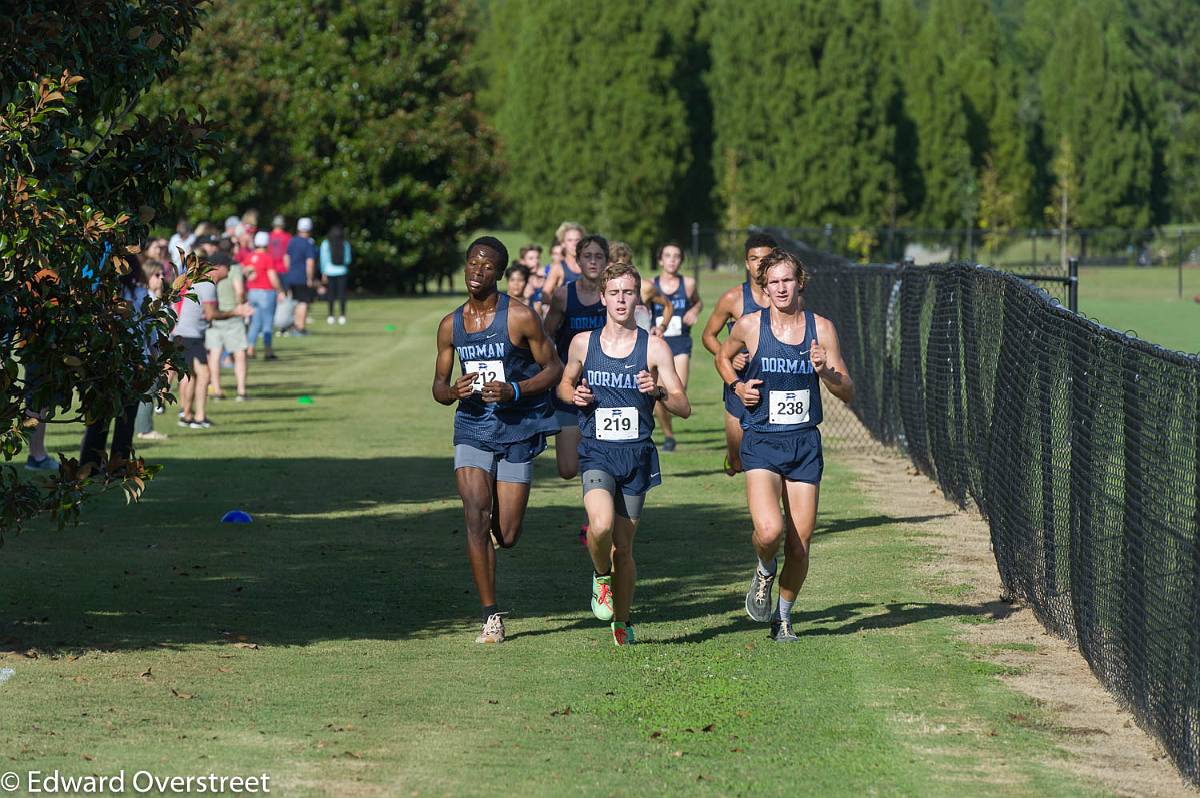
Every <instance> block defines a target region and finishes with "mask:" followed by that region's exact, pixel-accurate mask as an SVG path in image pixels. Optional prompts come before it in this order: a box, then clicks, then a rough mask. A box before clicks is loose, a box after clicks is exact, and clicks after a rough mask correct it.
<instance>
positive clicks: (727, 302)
mask: <svg viewBox="0 0 1200 798" xmlns="http://www.w3.org/2000/svg"><path fill="white" fill-rule="evenodd" d="M734 290H736V289H730V290H728V291H726V292H725V293H723V294H721V298H720V299H718V300H717V306H716V307H714V308H713V312H712V315H711V316H709V317H708V321H706V322H705V323H704V332H703V333H702V334H701V336H700V341H701V343H703V344H704V348H705V349H707V350H708V351H709V352H712V353H713V354H714V355H716V354H717V353H718V352H720V351H721V341H720V339H718V338H717V334H718V333H720V332H721V328H722V327H724V326H725V322H727V321H729V320H730V319H731V318H733V314H732V313H731V312H730V308H731V307H732V303H733V293H734Z"/></svg>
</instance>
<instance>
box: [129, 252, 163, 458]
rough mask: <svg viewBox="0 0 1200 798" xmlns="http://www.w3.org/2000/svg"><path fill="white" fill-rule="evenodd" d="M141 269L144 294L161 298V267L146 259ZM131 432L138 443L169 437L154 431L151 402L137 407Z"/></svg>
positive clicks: (156, 262)
mask: <svg viewBox="0 0 1200 798" xmlns="http://www.w3.org/2000/svg"><path fill="white" fill-rule="evenodd" d="M141 268H142V274H143V275H144V276H145V278H146V293H147V294H149V296H150V297H151V298H153V299H158V298H159V297H160V296H162V287H163V265H162V264H161V263H159V262H158V261H155V260H151V259H150V258H146V259H145V260H143V261H142V266H141ZM135 310H136V308H135ZM152 343H154V342H152ZM133 431H134V434H135V435H136V436H137V439H138V440H139V441H165V440H167V438H168V437H169V436H168V435H167V434H166V433H163V432H159V431H158V430H156V429H154V403H153V402H141V403H140V404H139V405H138V410H137V418H136V419H134V422H133Z"/></svg>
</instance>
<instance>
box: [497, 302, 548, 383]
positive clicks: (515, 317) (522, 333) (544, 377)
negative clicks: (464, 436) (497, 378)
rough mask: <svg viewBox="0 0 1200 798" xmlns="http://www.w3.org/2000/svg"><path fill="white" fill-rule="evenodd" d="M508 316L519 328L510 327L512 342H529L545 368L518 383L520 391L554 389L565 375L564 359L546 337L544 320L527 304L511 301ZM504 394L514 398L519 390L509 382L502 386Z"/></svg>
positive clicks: (523, 343)
mask: <svg viewBox="0 0 1200 798" xmlns="http://www.w3.org/2000/svg"><path fill="white" fill-rule="evenodd" d="M508 318H509V325H510V326H512V327H515V328H516V329H515V330H510V331H509V337H510V338H511V339H512V341H513V343H514V344H515V345H516V346H528V347H529V351H530V352H531V353H532V354H533V359H534V360H536V361H537V364H538V365H539V366H541V367H542V370H541V371H539V372H538V373H537V374H535V375H534V376H532V377H530V378H529V379H527V380H525V381H524V382H519V383H517V387H518V388H519V389H520V391H521V395H522V396H525V395H527V394H539V393H544V392H545V391H549V390H551V389H552V388H554V387H555V386H556V385H558V381H559V378H561V377H562V371H563V365H562V361H560V360H559V359H558V352H556V351H555V350H554V344H552V343H550V339H549V338H547V337H546V331H545V330H543V329H542V320H541V319H540V318H538V316H537V314H536V313H534V312H533V311H532V310H530V309H529V308H528V307H527V306H520V307H518V306H517V305H516V303H513V304H512V305H509V311H508ZM514 332H515V333H516V334H515V335H514V334H513V333H514ZM501 395H502V397H503V401H505V402H511V401H513V400H514V399H515V398H516V392H515V391H513V387H512V385H511V384H508V383H505V384H504V386H503V387H502V388H501Z"/></svg>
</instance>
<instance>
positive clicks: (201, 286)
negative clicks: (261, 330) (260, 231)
mask: <svg viewBox="0 0 1200 798" xmlns="http://www.w3.org/2000/svg"><path fill="white" fill-rule="evenodd" d="M208 243H215V242H208ZM263 249H264V251H265V250H266V244H265V243H264V244H263ZM264 257H269V256H264ZM228 276H229V267H228V266H227V265H226V264H225V263H213V264H211V268H210V270H209V272H208V279H209V280H211V281H212V282H199V283H193V284H192V286H191V289H190V290H191V293H193V294H195V298H194V299H191V298H188V297H186V296H185V297H184V298H183V300H181V301H180V303H179V304H178V305H177V306H176V310H175V312H176V313H177V314H178V318H179V320H178V321H177V322H176V324H175V333H174V337H175V341H176V343H177V344H178V345H179V346H180V347H181V348H182V349H183V355H184V359H185V362H186V364H187V368H188V373H187V374H184V375H183V376H182V377H181V378H180V380H179V401H180V404H181V405H182V407H183V409H182V410H180V411H179V426H181V427H190V428H192V429H209V428H210V427H212V422H211V421H209V420H208V413H207V403H208V390H207V389H208V381H209V377H208V351H207V350H206V349H205V348H204V334H205V332H206V331H207V330H208V326H209V324H211V323H212V322H214V321H217V320H219V319H231V318H234V317H240V318H246V317H248V316H250V315H251V314H252V313H254V312H255V311H254V309H253V308H251V307H250V306H249V305H241V306H239V307H237V308H235V309H234V310H229V311H225V310H218V309H217V284H218V283H220V282H221V281H222V280H224V279H225V278H226V277H228Z"/></svg>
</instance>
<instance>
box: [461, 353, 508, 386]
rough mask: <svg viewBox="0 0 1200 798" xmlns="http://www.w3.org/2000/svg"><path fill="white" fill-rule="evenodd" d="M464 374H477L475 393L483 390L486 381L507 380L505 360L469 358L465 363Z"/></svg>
mask: <svg viewBox="0 0 1200 798" xmlns="http://www.w3.org/2000/svg"><path fill="white" fill-rule="evenodd" d="M463 374H474V375H475V385H474V386H473V388H474V391H475V393H479V392H480V391H482V390H483V384H484V383H485V382H507V380H505V379H504V361H503V360H468V361H466V362H465V363H463Z"/></svg>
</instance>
